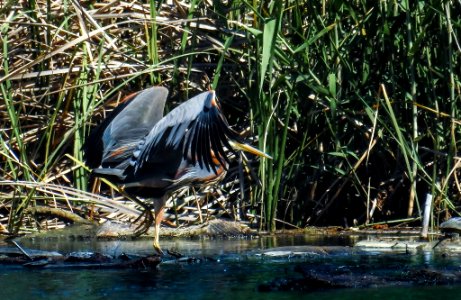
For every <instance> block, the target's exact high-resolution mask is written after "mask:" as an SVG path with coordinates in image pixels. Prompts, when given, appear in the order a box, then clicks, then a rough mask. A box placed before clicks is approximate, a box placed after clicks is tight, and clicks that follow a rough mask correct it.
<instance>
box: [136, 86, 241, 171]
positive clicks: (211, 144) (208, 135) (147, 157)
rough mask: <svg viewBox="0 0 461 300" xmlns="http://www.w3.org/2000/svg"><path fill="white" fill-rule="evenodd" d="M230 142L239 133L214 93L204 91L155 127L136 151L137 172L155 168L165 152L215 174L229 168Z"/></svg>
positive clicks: (180, 106)
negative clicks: (228, 151)
mask: <svg viewBox="0 0 461 300" xmlns="http://www.w3.org/2000/svg"><path fill="white" fill-rule="evenodd" d="M229 139H230V140H237V139H238V135H237V133H236V132H235V131H233V130H232V129H231V128H230V127H229V124H228V123H227V121H226V119H225V118H224V116H223V115H222V112H221V109H220V107H219V104H218V103H217V99H216V94H215V92H214V91H208V92H204V93H201V94H199V95H197V96H195V97H193V98H191V99H189V100H188V101H186V102H184V103H182V104H181V105H179V106H178V107H176V108H175V109H174V110H172V111H171V112H170V113H169V114H167V115H166V116H165V117H163V119H161V120H160V121H159V122H158V123H157V124H155V126H154V127H153V128H152V130H151V131H150V132H149V134H148V135H147V136H146V139H145V141H144V143H143V144H139V147H138V150H136V151H135V152H134V157H135V158H136V162H135V169H136V170H137V169H139V168H142V167H143V166H144V165H145V164H154V165H155V164H156V163H159V162H161V161H162V160H163V159H164V154H165V153H171V152H172V151H173V152H175V151H180V152H181V154H182V156H183V158H185V159H189V160H190V161H191V163H192V164H195V163H196V162H198V164H199V165H200V167H202V168H203V167H204V168H206V169H207V170H208V171H210V170H214V171H215V172H216V165H217V164H218V163H219V164H221V165H223V166H225V165H226V164H225V163H224V161H227V160H228V158H227V153H226V149H227V150H230V151H232V150H233V148H232V147H231V146H230V144H229V142H228V140H229ZM135 172H136V171H135Z"/></svg>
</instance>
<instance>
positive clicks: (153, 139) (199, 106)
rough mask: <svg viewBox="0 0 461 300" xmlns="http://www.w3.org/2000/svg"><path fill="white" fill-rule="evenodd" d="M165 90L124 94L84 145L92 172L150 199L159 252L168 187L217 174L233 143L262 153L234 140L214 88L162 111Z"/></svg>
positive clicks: (210, 179) (205, 181) (200, 182)
mask: <svg viewBox="0 0 461 300" xmlns="http://www.w3.org/2000/svg"><path fill="white" fill-rule="evenodd" d="M167 96H168V90H167V89H166V88H163V87H152V88H149V89H146V90H143V91H141V92H138V93H136V94H133V95H130V96H128V97H127V98H125V99H124V100H123V101H122V102H121V104H120V105H119V106H117V107H116V108H115V109H114V111H113V112H112V114H111V115H109V116H108V117H107V118H106V119H105V120H103V122H102V123H101V124H100V125H99V126H98V127H96V128H95V129H94V130H93V131H92V133H91V134H90V136H89V137H88V139H87V141H86V143H85V146H84V150H85V158H86V162H87V165H88V166H89V167H91V168H93V173H94V175H95V176H98V177H106V178H109V179H111V180H112V181H114V182H115V183H117V184H120V185H122V186H123V187H124V190H125V191H126V192H127V193H129V194H131V195H134V196H138V197H142V198H150V199H153V204H154V213H155V240H154V248H155V249H156V250H157V252H159V253H162V251H161V248H160V244H159V230H160V223H161V221H162V218H163V210H164V206H165V203H166V200H167V199H168V197H169V194H170V193H171V192H173V191H175V190H177V189H179V188H181V187H184V186H192V185H207V184H210V183H212V182H216V181H219V180H220V179H222V178H223V177H224V176H225V173H226V170H227V167H228V163H229V160H228V155H229V151H235V149H234V148H235V145H242V146H245V147H247V148H246V149H245V150H247V151H250V152H253V153H254V154H257V155H260V156H266V155H265V154H264V153H262V152H260V151H259V150H257V149H254V148H252V147H249V146H248V145H244V144H242V143H240V141H239V137H238V134H237V133H236V132H235V131H234V130H232V129H231V128H230V127H229V125H228V123H227V121H226V119H225V117H224V115H223V114H222V112H221V108H220V106H219V104H218V102H217V99H216V94H215V92H214V91H207V92H204V93H201V94H199V95H197V96H195V97H193V98H191V99H189V100H188V101H186V102H184V103H182V104H181V105H179V106H178V107H176V108H175V109H173V110H172V111H171V112H170V113H168V114H167V115H165V116H163V110H164V107H165V102H166V99H167ZM231 144H232V146H231ZM248 147H249V148H248ZM266 157H267V156H266Z"/></svg>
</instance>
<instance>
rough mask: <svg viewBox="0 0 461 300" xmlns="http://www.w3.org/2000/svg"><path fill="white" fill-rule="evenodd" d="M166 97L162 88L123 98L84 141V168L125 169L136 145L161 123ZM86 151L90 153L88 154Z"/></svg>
mask: <svg viewBox="0 0 461 300" xmlns="http://www.w3.org/2000/svg"><path fill="white" fill-rule="evenodd" d="M167 95H168V90H167V89H166V88H164V87H152V88H149V89H146V90H143V91H141V92H139V93H136V94H133V95H130V96H128V97H127V98H125V99H124V100H123V101H122V103H121V104H120V105H119V106H117V108H116V109H115V110H114V111H113V112H112V114H111V115H110V116H109V117H108V118H106V119H105V120H104V121H103V123H101V124H100V125H99V126H98V127H97V128H96V129H95V131H94V132H93V133H92V134H91V135H90V137H89V138H88V139H87V142H86V144H85V150H86V151H85V153H86V154H87V162H88V165H89V166H90V167H93V168H95V167H99V166H102V167H116V166H118V165H119V164H124V166H123V167H121V168H124V167H126V166H125V165H127V164H129V161H130V159H131V157H132V155H133V151H134V150H135V149H136V148H137V145H138V143H140V142H141V141H143V139H144V137H145V136H146V135H147V134H148V133H149V132H150V130H151V129H152V128H153V127H154V126H155V124H156V123H157V122H159V121H160V120H161V118H162V116H163V110H164V107H165V102H166V99H167ZM88 147H92V149H91V150H90V151H88V150H87V149H88ZM95 149H99V151H97V150H95ZM97 155H99V156H97Z"/></svg>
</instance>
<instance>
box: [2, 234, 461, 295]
mask: <svg viewBox="0 0 461 300" xmlns="http://www.w3.org/2000/svg"><path fill="white" fill-rule="evenodd" d="M162 242H163V243H162V244H163V246H164V247H165V248H175V249H176V250H178V251H180V252H182V253H183V254H186V255H195V256H210V257H212V258H213V259H215V260H216V261H214V260H206V261H203V262H201V263H192V264H187V263H177V262H174V261H169V262H167V263H162V264H161V265H160V266H159V267H158V269H157V270H131V269H129V270H98V269H92V270H76V269H67V270H66V269H59V270H56V269H53V270H52V269H43V270H37V269H35V270H28V269H24V268H22V267H17V266H16V267H13V266H3V267H0V299H48V300H53V299H111V300H117V299H163V300H167V299H232V300H235V299H266V300H271V299H316V300H320V299H355V300H357V299H367V300H369V299H419V300H420V299H434V298H437V299H458V297H459V295H461V285H448V286H418V287H386V288H349V289H338V290H329V291H317V292H309V293H306V292H304V293H302V292H260V291H258V286H259V285H260V284H262V283H267V282H270V281H272V280H274V279H275V278H281V277H299V276H301V275H300V274H298V273H296V272H295V271H294V270H295V268H296V267H297V266H299V265H301V266H304V267H305V268H312V269H315V268H319V269H322V268H323V269H325V268H335V267H346V268H350V269H354V270H361V271H362V272H364V274H367V273H369V274H374V275H377V274H380V273H383V275H385V274H394V273H399V272H400V273H402V272H404V271H405V270H408V269H412V268H419V267H427V268H431V269H437V270H448V271H454V272H458V271H461V259H460V257H458V256H456V255H455V256H450V257H446V256H437V255H432V254H427V253H426V254H425V253H420V254H405V253H387V254H379V253H366V254H357V255H356V254H353V255H351V254H349V253H344V255H342V254H341V253H339V254H335V255H333V256H313V257H305V258H300V259H268V258H261V257H259V256H256V255H254V253H255V251H256V252H257V251H258V250H259V249H265V248H269V247H273V246H286V245H300V244H304V245H305V244H306V243H309V244H320V245H324V244H332V243H334V244H335V245H338V244H340V245H347V244H349V243H353V242H354V241H353V240H351V239H350V238H340V239H338V238H334V240H329V239H328V238H325V237H319V238H318V239H315V240H312V237H289V238H280V239H279V238H277V239H275V238H272V239H254V240H242V239H234V240H164V241H162ZM23 245H24V246H25V247H30V248H34V249H44V250H59V251H61V252H70V251H100V252H104V253H107V254H111V255H116V254H117V253H121V252H131V253H138V254H143V253H150V252H151V251H152V250H151V242H150V241H135V242H132V241H126V242H120V241H117V242H95V241H30V242H27V243H26V242H23ZM445 297H451V298H445Z"/></svg>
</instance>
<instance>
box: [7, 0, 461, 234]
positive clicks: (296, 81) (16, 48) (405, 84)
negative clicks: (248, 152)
mask: <svg viewBox="0 0 461 300" xmlns="http://www.w3.org/2000/svg"><path fill="white" fill-rule="evenodd" d="M58 4H59V5H58ZM0 5H1V4H0ZM8 5H10V6H3V7H2V6H0V12H1V13H2V14H3V15H4V16H5V17H4V18H3V21H1V23H0V34H1V44H2V51H1V57H0V59H1V68H2V70H1V74H0V92H1V94H0V95H1V96H0V97H1V98H0V111H1V116H2V120H1V125H2V128H4V129H3V130H2V131H1V134H0V142H1V147H0V157H1V159H0V170H1V174H0V176H1V177H2V178H3V179H5V180H21V181H25V182H40V183H50V184H58V185H63V186H72V187H75V188H77V189H80V190H87V189H88V186H87V183H88V172H87V171H86V170H84V168H82V166H81V160H82V152H81V145H82V143H83V142H84V139H85V136H86V135H87V134H88V133H89V130H90V128H91V127H92V126H93V125H94V124H95V123H97V122H98V121H99V120H100V119H101V118H102V117H104V116H105V114H106V110H110V109H111V108H112V107H114V106H115V105H116V104H117V101H118V99H120V98H121V97H122V96H123V95H126V94H128V93H129V92H131V91H136V90H139V89H142V88H145V87H147V86H150V85H153V84H162V85H165V86H167V87H168V88H169V89H170V91H171V96H172V100H171V101H170V102H169V104H171V105H174V104H176V103H178V102H181V101H183V100H184V99H187V98H188V97H190V96H191V95H193V94H195V93H197V92H198V91H199V90H200V89H202V90H203V89H206V88H208V86H210V85H211V86H212V87H213V88H215V89H217V92H218V95H220V99H221V101H222V104H223V109H224V111H225V112H226V113H227V114H228V117H229V119H230V121H231V124H236V125H235V127H236V129H238V130H241V131H243V132H245V134H246V136H247V137H248V140H249V141H252V140H254V143H255V144H256V145H257V146H258V147H259V148H261V149H262V150H263V151H266V152H267V153H269V154H270V155H272V156H273V157H274V159H273V160H261V161H260V162H259V163H255V162H250V166H252V167H253V168H256V169H257V174H258V177H259V180H257V181H254V180H253V181H252V182H251V183H252V184H251V185H246V190H244V191H243V194H244V195H241V196H238V198H246V197H247V196H249V197H250V198H251V201H250V203H244V202H241V201H235V202H234V201H233V200H235V198H236V197H237V196H235V194H232V196H230V197H229V198H230V199H229V201H228V203H227V206H226V207H227V209H229V210H228V211H232V209H231V208H230V207H232V206H233V205H237V203H242V205H243V206H242V207H240V208H239V209H241V211H243V212H245V213H248V217H249V218H250V217H254V216H256V217H257V220H259V221H260V223H259V226H260V228H261V229H267V230H275V229H276V228H279V227H280V226H285V225H286V224H291V225H292V226H295V227H305V226H308V225H341V226H353V225H370V224H373V223H376V222H390V221H392V222H395V221H397V223H398V221H399V220H402V222H403V221H404V222H409V221H410V222H411V221H413V223H412V224H413V225H419V220H420V218H421V214H422V212H421V209H420V207H421V204H422V202H421V201H423V199H425V198H426V197H425V195H426V194H427V193H430V194H432V195H433V199H434V203H433V206H432V207H433V214H432V219H433V225H437V224H438V222H440V221H441V220H443V219H446V218H447V217H449V216H451V215H457V214H458V210H459V205H460V197H459V195H460V189H461V188H460V186H461V185H460V184H459V181H458V177H459V158H458V156H457V154H458V150H457V149H458V144H459V142H458V139H459V136H460V129H459V126H458V125H459V123H460V113H459V109H458V103H459V100H460V99H459V97H460V92H459V91H460V90H461V89H460V80H459V76H460V57H461V55H460V54H461V47H460V44H459V41H458V36H459V31H460V28H459V27H460V24H459V22H458V20H457V19H456V17H455V16H458V15H459V13H460V10H461V7H460V4H459V3H457V2H448V1H445V2H440V1H435V0H434V1H432V0H430V1H425V2H421V1H420V2H417V3H413V2H412V1H401V2H395V1H378V2H377V1H354V2H350V1H339V0H334V1H321V2H312V1H306V0H290V1H244V0H238V1H228V2H222V3H221V2H219V1H214V2H213V4H212V3H211V1H200V0H192V1H182V2H180V1H173V5H170V4H169V2H167V1H149V2H147V3H145V4H143V3H127V2H120V3H118V4H117V5H113V4H112V3H110V2H105V1H100V2H94V3H91V4H90V3H85V2H78V1H70V2H59V1H58V2H57V3H54V4H53V5H52V4H51V3H50V2H46V1H19V2H18V3H14V4H11V3H9V4H8ZM248 128H249V129H251V130H250V133H249V131H248V130H247V129H248ZM252 137H255V138H254V139H252ZM66 154H67V155H70V157H73V160H71V159H69V158H68V157H69V156H66ZM232 170H233V169H231V170H230V172H229V173H230V179H231V180H229V181H228V182H225V183H224V184H225V185H224V186H227V187H228V186H229V183H231V182H232V179H233V178H235V177H233V176H234V174H236V173H235V172H233V171H232ZM224 186H221V189H223V190H224V191H225V190H226V189H227V188H226V187H224ZM3 187H5V185H3V186H2V194H1V195H2V198H1V199H0V201H1V202H0V220H1V217H2V216H6V215H9V216H10V221H9V224H10V229H11V231H17V230H18V228H19V227H21V226H22V225H21V224H23V222H22V220H23V219H24V218H25V216H24V211H25V208H27V207H28V206H30V205H53V206H60V207H67V209H75V206H71V205H70V204H68V203H65V201H64V202H62V201H58V202H56V201H51V200H50V199H48V200H43V199H42V198H40V197H39V195H41V194H40V191H37V190H36V189H34V188H25V187H24V186H22V187H21V185H13V186H11V187H9V188H6V187H5V188H4V189H3ZM34 187H35V186H34ZM16 195H21V197H16ZM24 195H27V196H26V197H24ZM244 196H245V197H244ZM37 199H40V200H38V201H39V203H36V201H35V200H37ZM59 199H61V198H59ZM73 203H74V204H73V205H75V202H73ZM0 222H1V221H0ZM283 224H285V225H283Z"/></svg>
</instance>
